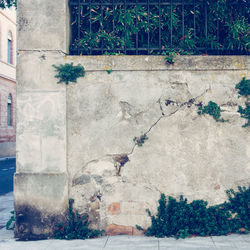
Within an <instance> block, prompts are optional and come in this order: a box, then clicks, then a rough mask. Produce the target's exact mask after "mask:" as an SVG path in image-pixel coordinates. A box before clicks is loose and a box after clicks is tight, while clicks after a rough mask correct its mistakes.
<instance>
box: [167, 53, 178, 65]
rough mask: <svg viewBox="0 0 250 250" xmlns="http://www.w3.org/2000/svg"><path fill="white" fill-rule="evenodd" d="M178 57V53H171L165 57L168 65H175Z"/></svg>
mask: <svg viewBox="0 0 250 250" xmlns="http://www.w3.org/2000/svg"><path fill="white" fill-rule="evenodd" d="M176 56H177V53H176V52H175V51H171V52H169V54H168V55H167V56H166V57H165V62H166V64H174V63H175V57H176Z"/></svg>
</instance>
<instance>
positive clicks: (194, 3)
mask: <svg viewBox="0 0 250 250" xmlns="http://www.w3.org/2000/svg"><path fill="white" fill-rule="evenodd" d="M193 5H194V9H193V10H194V37H195V36H196V23H195V21H196V20H195V5H196V2H195V0H194V2H193Z"/></svg>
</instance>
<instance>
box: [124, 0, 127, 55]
mask: <svg viewBox="0 0 250 250" xmlns="http://www.w3.org/2000/svg"><path fill="white" fill-rule="evenodd" d="M124 16H125V38H124V40H125V46H124V47H125V48H124V49H125V55H126V54H127V18H126V17H127V1H126V0H124Z"/></svg>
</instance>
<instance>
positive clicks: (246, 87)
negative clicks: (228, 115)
mask: <svg viewBox="0 0 250 250" xmlns="http://www.w3.org/2000/svg"><path fill="white" fill-rule="evenodd" d="M235 89H237V90H238V93H239V95H240V96H244V97H246V98H247V101H246V102H245V105H246V107H245V108H244V107H242V106H239V109H238V112H239V113H240V115H241V117H242V118H245V119H247V122H246V123H245V124H244V125H243V127H248V126H250V99H249V95H250V80H247V79H246V78H245V77H243V78H242V80H241V81H240V82H239V83H238V84H236V86H235Z"/></svg>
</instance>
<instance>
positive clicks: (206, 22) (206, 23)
mask: <svg viewBox="0 0 250 250" xmlns="http://www.w3.org/2000/svg"><path fill="white" fill-rule="evenodd" d="M207 25H208V20H207V1H206V0H205V37H206V39H207ZM206 53H207V46H206Z"/></svg>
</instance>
